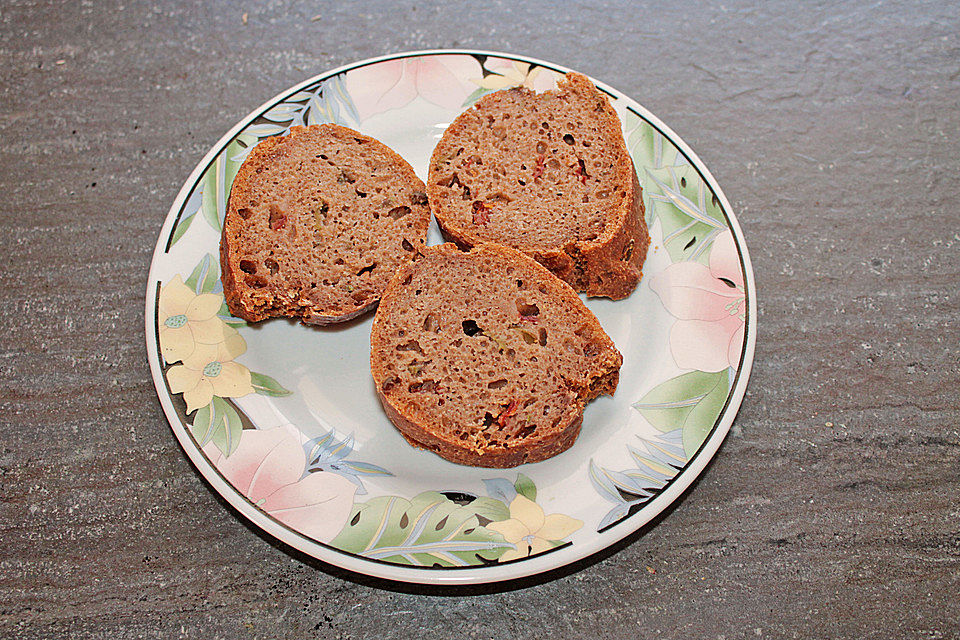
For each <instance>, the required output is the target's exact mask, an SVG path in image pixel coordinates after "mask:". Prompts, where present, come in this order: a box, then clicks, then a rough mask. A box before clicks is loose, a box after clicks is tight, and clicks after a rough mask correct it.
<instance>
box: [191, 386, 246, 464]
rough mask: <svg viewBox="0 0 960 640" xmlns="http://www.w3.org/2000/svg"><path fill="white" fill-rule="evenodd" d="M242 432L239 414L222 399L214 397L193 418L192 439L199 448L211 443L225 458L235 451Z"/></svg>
mask: <svg viewBox="0 0 960 640" xmlns="http://www.w3.org/2000/svg"><path fill="white" fill-rule="evenodd" d="M242 431H243V422H242V421H241V420H240V414H238V413H237V411H236V409H234V408H233V407H232V406H230V404H228V403H227V402H226V401H225V400H224V399H223V398H220V397H217V396H214V397H213V401H212V402H211V403H210V404H208V405H207V406H205V407H201V408H199V409H197V413H196V414H195V415H194V418H193V437H194V438H196V440H197V442H198V443H199V445H200V447H201V448H202V447H204V446H206V444H207V443H208V442H211V441H212V442H213V444H214V445H215V446H216V447H217V449H219V450H220V451H221V452H223V455H225V456H229V455H230V454H231V453H233V452H234V451H235V450H236V448H237V445H239V444H240V435H241V433H242Z"/></svg>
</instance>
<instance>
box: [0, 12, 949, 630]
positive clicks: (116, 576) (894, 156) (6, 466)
mask: <svg viewBox="0 0 960 640" xmlns="http://www.w3.org/2000/svg"><path fill="white" fill-rule="evenodd" d="M198 5H199V3H198ZM245 12H246V13H248V19H247V23H246V24H245V25H244V24H243V22H242V20H241V17H242V14H244V13H245ZM317 15H319V16H320V18H319V19H318V20H312V18H313V17H314V16H317ZM451 46H462V47H475V48H489V49H495V50H503V51H512V52H517V53H524V54H528V55H533V56H536V57H540V58H544V59H547V60H552V61H555V62H558V63H561V64H565V65H568V66H571V67H574V68H576V69H579V70H582V71H584V72H586V73H589V74H592V75H594V76H596V77H597V78H600V79H602V80H604V81H606V82H609V83H610V84H612V85H614V86H616V87H618V88H620V89H622V90H624V91H625V92H626V93H628V94H629V95H632V96H634V97H636V98H637V99H638V100H640V101H641V102H642V103H644V104H645V105H646V106H647V107H648V108H650V109H651V110H652V111H653V112H654V113H656V114H658V115H660V116H661V117H662V118H663V119H664V120H665V121H666V122H667V123H668V124H669V125H670V126H672V127H673V128H674V129H675V130H676V131H677V132H678V133H679V134H680V135H681V136H683V137H684V138H685V139H686V140H687V141H688V142H689V143H690V144H691V146H693V148H694V149H695V150H696V151H697V152H698V153H699V154H700V155H701V157H702V158H703V159H704V161H705V162H706V163H707V165H708V166H709V167H710V168H711V170H712V171H713V172H714V173H715V175H716V177H717V178H718V180H719V181H720V183H721V185H723V187H724V189H725V191H726V193H727V195H728V196H729V197H730V199H731V201H732V202H733V205H734V207H735V210H736V212H737V213H738V215H739V216H740V220H741V223H742V225H743V228H744V232H745V234H746V237H747V239H748V243H749V246H750V248H751V250H752V254H753V260H754V265H755V268H756V274H757V284H758V289H759V301H760V321H759V340H758V344H757V358H756V364H755V367H754V374H753V378H752V380H751V382H750V389H749V392H748V395H747V398H746V400H745V402H744V404H743V408H742V409H741V411H740V415H739V417H738V419H737V422H736V424H735V427H734V429H733V431H732V433H731V435H730V437H729V438H728V440H727V442H726V443H725V445H724V446H723V448H722V449H721V450H720V452H719V454H718V456H717V458H716V460H715V461H714V463H713V464H712V465H711V466H710V467H709V469H708V470H707V472H706V474H704V476H703V477H702V479H701V480H700V481H699V482H698V483H697V484H696V485H695V486H694V487H693V489H692V490H691V491H690V492H688V494H687V496H686V497H685V499H684V500H683V501H682V502H681V503H680V504H679V505H678V506H677V507H676V508H675V509H673V510H672V511H671V512H670V513H669V514H668V515H667V516H666V517H665V518H663V519H662V520H661V521H660V522H659V523H658V524H656V526H654V527H651V528H648V529H647V530H646V531H645V532H644V534H643V535H642V536H639V537H636V538H635V539H633V540H632V541H631V543H630V544H628V545H624V546H623V547H622V548H621V549H620V550H619V551H618V552H617V553H615V554H613V555H611V556H609V557H606V558H605V559H602V560H600V561H599V562H595V563H593V564H590V565H588V566H585V567H583V568H581V570H580V571H578V572H575V573H573V574H570V575H562V576H559V577H557V578H556V579H555V580H553V581H550V582H546V583H544V584H538V585H519V586H518V588H517V589H515V590H512V591H506V592H487V593H482V592H481V593H479V594H463V593H458V594H453V595H449V594H447V595H438V594H429V595H424V594H423V593H404V592H398V591H391V590H386V589H382V588H379V587H376V586H371V585H364V584H356V583H354V582H351V581H346V580H344V579H342V578H341V577H338V576H337V575H333V574H332V573H331V572H329V571H327V570H324V569H322V568H319V567H317V566H316V565H315V564H314V563H311V562H309V561H305V560H304V559H303V558H300V557H297V556H294V555H291V554H290V553H288V552H286V551H284V550H282V549H280V548H277V547H276V546H275V545H274V544H272V543H271V542H270V541H269V540H267V539H265V538H262V537H260V536H258V535H257V534H256V533H255V532H254V531H253V530H251V529H250V528H249V527H248V526H246V525H245V524H244V522H243V521H242V520H241V519H240V518H239V517H238V516H236V515H235V514H234V513H232V512H231V511H230V510H229V509H228V508H227V507H226V505H225V504H224V503H223V502H222V501H221V500H219V499H218V498H217V497H216V496H215V495H214V494H213V492H212V491H211V490H210V489H209V488H208V487H207V486H206V485H205V484H204V482H203V481H202V480H201V478H200V477H199V475H198V474H197V473H195V472H194V470H193V468H192V467H191V465H190V463H189V462H188V461H187V459H186V458H185V456H184V455H183V453H182V452H181V450H180V448H179V446H178V445H177V443H176V441H175V440H174V438H173V437H172V435H171V433H170V431H169V429H168V427H167V424H166V421H165V419H164V416H163V414H162V412H161V410H160V407H159V404H158V402H157V400H156V397H155V393H154V389H153V384H152V382H151V380H150V375H149V372H148V368H147V364H146V358H145V351H144V346H143V340H142V334H143V310H142V309H143V294H144V285H145V281H146V275H147V268H148V265H149V262H150V255H151V251H152V248H153V245H154V242H155V240H156V237H157V234H158V232H159V228H160V225H161V222H162V221H163V219H164V216H165V215H166V212H167V208H168V207H169V205H170V203H171V201H172V200H173V198H174V196H175V194H176V192H177V190H178V189H179V187H180V185H181V183H182V182H183V180H184V179H185V178H186V176H187V174H188V173H189V172H190V170H191V169H192V168H193V166H194V165H195V163H196V162H197V161H198V160H199V159H200V157H201V156H202V154H203V153H204V152H205V151H206V150H207V149H208V148H209V146H210V145H212V144H213V143H214V142H215V141H216V140H217V139H218V138H219V137H220V136H221V135H222V134H223V132H225V131H226V130H227V129H228V128H229V127H230V126H231V125H232V124H233V123H234V122H236V121H237V120H238V119H239V118H240V117H241V116H243V115H244V114H246V113H247V112H248V111H249V110H250V109H252V108H253V107H254V106H256V105H258V104H260V103H261V102H262V101H264V100H265V99H267V98H269V97H270V96H272V95H273V94H274V93H276V92H277V91H279V90H280V89H282V88H284V87H286V86H288V85H291V84H293V83H295V82H297V81H299V80H301V79H303V78H306V77H308V76H310V75H312V74H315V73H318V72H320V71H323V70H325V69H328V68H331V67H334V66H338V65H340V64H344V63H347V62H350V61H353V60H357V59H361V58H366V57H370V56H373V55H377V54H381V53H388V52H395V51H402V50H408V49H418V48H429V47H451ZM958 139H960V13H958V12H957V10H956V6H955V4H954V3H950V2H914V3H906V2H889V3H873V2H862V1H855V2H849V3H843V4H841V5H839V6H833V3H792V2H779V1H777V2H768V3H755V2H744V1H743V0H725V1H724V2H722V3H720V2H704V3H688V2H681V3H662V2H660V3H649V2H642V3H629V2H607V3H596V2H589V3H561V4H556V5H555V4H554V3H550V2H543V1H540V0H537V1H529V2H526V3H523V4H522V5H519V4H518V5H517V6H514V5H513V4H512V3H507V2H490V3H463V2H435V1H433V0H421V1H417V2H393V3H390V4H388V5H384V6H379V5H375V4H374V3H365V4H363V5H360V6H348V5H347V4H346V3H344V4H332V3H279V2H268V3H265V4H258V3H254V2H250V3H246V4H231V3H224V2H209V3H203V4H202V6H194V5H193V4H192V3H183V4H175V3H166V2H164V3H161V2H157V3H138V2H124V3H123V4H117V3H114V2H80V3H76V2H65V3H47V2H33V1H20V2H4V3H3V4H2V5H0V193H2V194H3V197H2V199H0V250H2V251H0V255H2V256H3V266H2V268H0V304H2V308H3V312H2V314H0V635H3V636H6V637H25V638H30V637H36V638H40V637H43V638H61V637H63V638H65V637H91V638H111V639H119V638H146V637H165V638H169V637H180V636H182V637H203V638H234V637H236V638H274V637H319V638H365V637H380V638H409V637H417V638H423V639H424V640H426V639H430V638H450V637H471V638H472V637H476V638H498V639H500V638H546V637H552V638H595V637H611V638H636V637H651V638H652V637H658V638H699V637H716V638H719V637H725V638H758V637H788V638H791V637H795V638H920V637H923V638H957V637H960V622H958V620H960V597H958V593H960V434H958V430H960V290H958V289H960V202H958V200H960V197H958V193H960V160H958V158H960V143H958ZM412 591H414V592H415V591H417V589H413V590H412Z"/></svg>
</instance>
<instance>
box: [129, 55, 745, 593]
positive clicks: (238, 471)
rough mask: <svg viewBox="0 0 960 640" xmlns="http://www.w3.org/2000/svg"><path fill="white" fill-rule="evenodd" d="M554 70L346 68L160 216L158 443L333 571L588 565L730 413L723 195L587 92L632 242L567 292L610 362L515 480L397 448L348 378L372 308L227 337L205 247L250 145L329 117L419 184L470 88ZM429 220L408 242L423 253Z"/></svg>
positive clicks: (219, 151) (151, 294)
mask: <svg viewBox="0 0 960 640" xmlns="http://www.w3.org/2000/svg"><path fill="white" fill-rule="evenodd" d="M565 71H567V69H564V68H563V67H560V66H558V65H554V64H550V63H546V62H542V61H539V60H533V59H530V58H524V57H520V56H513V55H505V54H499V53H489V52H476V51H460V50H457V51H421V52H412V53H403V54H398V55H393V56H387V57H383V58H376V59H372V60H365V61H363V62H358V63H356V64H351V65H349V66H346V67H342V68H340V69H335V70H333V71H330V72H328V73H324V74H321V75H319V76H316V77H314V78H311V79H309V80H307V81H305V82H303V83H301V84H299V85H297V86H295V87H291V88H290V89H287V90H285V91H284V92H282V93H281V94H279V95H278V96H277V97H276V98H274V99H272V100H270V101H269V102H267V103H266V104H264V105H263V106H261V107H260V108H258V109H256V110H255V111H254V112H253V113H251V114H250V115H248V116H247V117H245V118H243V119H242V120H241V121H240V122H239V123H238V124H237V125H236V126H235V127H234V128H233V129H232V130H230V132H229V133H227V134H226V135H225V136H224V137H223V138H222V139H221V140H220V141H219V142H218V143H217V144H216V145H215V146H214V147H213V149H211V150H210V152H209V153H208V154H207V155H206V157H204V158H203V160H202V161H201V162H200V164H199V165H197V167H196V169H195V170H194V171H193V173H192V174H191V175H190V177H189V178H188V179H187V181H186V183H185V184H184V186H183V188H182V189H181V191H180V194H179V195H178V196H177V199H176V201H175V202H174V203H173V206H172V207H171V209H170V213H169V215H168V216H167V219H166V222H165V223H164V225H163V229H162V231H161V233H160V239H159V241H158V242H157V248H156V252H155V254H154V257H153V263H152V265H151V269H150V278H149V283H148V288H147V297H146V341H147V352H148V357H149V361H150V367H151V370H152V373H153V378H154V382H155V383H156V387H157V392H158V394H159V396H160V403H161V404H162V405H163V409H164V411H165V413H166V415H167V418H168V419H169V421H170V424H171V426H172V428H173V432H174V435H175V436H176V437H177V439H178V440H179V441H180V444H181V445H182V446H183V448H184V449H185V450H186V452H187V455H188V456H189V457H190V459H191V460H192V461H193V463H194V464H195V465H196V467H197V469H198V470H199V471H200V473H201V474H202V475H203V476H204V477H205V478H206V479H207V481H209V482H210V484H211V485H212V486H213V488H214V489H215V490H216V491H217V492H218V493H219V494H220V495H222V496H223V497H224V498H225V499H226V500H227V501H228V502H229V503H230V504H231V505H233V506H234V507H235V508H236V509H237V510H238V511H239V512H240V513H242V514H243V515H244V516H245V517H247V518H249V519H250V520H251V521H252V522H253V523H254V524H255V525H256V526H258V527H260V528H261V529H263V530H264V531H266V532H268V533H269V534H271V535H273V536H275V537H276V538H278V539H280V540H282V541H283V542H285V543H287V544H289V545H291V546H293V547H295V548H297V549H299V550H300V551H303V552H305V553H307V554H309V555H310V556H313V557H315V558H318V559H319V560H322V561H324V562H327V563H330V564H332V565H336V566H338V567H342V568H344V569H347V570H350V571H353V572H356V573H358V574H365V575H369V576H376V577H380V578H386V579H391V580H398V581H404V582H420V583H432V584H469V583H485V582H496V581H502V580H509V579H514V578H519V577H524V576H531V575H535V574H538V573H541V572H544V571H547V570H551V569H556V568H559V567H562V566H564V565H567V564H569V563H571V562H574V561H576V560H579V559H582V558H585V557H587V556H590V555H591V554H594V553H596V552H598V551H600V550H602V549H604V548H606V547H608V546H610V545H611V544H613V543H614V542H616V541H618V540H620V539H621V538H623V537H624V536H626V535H628V534H630V533H631V532H633V531H636V530H637V529H638V528H639V527H640V526H642V525H643V524H644V523H646V522H649V521H650V520H651V519H652V518H653V517H654V516H656V515H657V514H658V513H660V512H661V511H663V510H664V509H665V508H666V507H667V506H668V505H669V504H670V503H671V502H672V501H674V500H676V499H677V498H678V497H679V496H680V494H681V493H682V492H683V490H684V489H685V488H686V487H688V486H689V485H690V483H691V482H692V481H693V480H694V478H696V476H697V475H698V474H699V473H701V472H702V471H703V468H704V467H705V466H706V464H707V462H708V461H709V459H710V458H711V457H712V456H713V455H714V453H716V451H717V448H718V447H719V446H720V443H721V441H722V440H723V438H724V436H725V435H726V433H727V431H728V430H729V428H730V425H731V423H732V421H733V418H734V414H735V413H736V411H737V408H738V407H739V406H740V401H741V399H742V398H743V394H744V389H745V388H746V385H747V377H748V375H749V373H750V364H751V361H752V359H753V348H754V341H755V336H756V315H757V314H756V299H755V296H754V280H753V272H752V269H751V266H750V259H749V258H748V256H747V250H746V246H745V244H744V240H743V235H742V233H741V231H740V227H739V226H738V224H737V221H736V219H735V218H734V216H733V213H732V212H731V210H730V204H729V203H728V202H727V199H726V198H725V197H724V196H723V193H722V192H721V191H720V188H719V187H718V186H717V184H716V182H715V181H714V179H713V177H712V176H711V175H710V173H709V172H708V171H707V169H706V167H704V166H703V164H702V163H701V162H700V160H699V159H698V158H697V156H696V155H695V154H694V153H693V151H691V150H690V148H689V147H688V146H687V145H686V144H684V142H683V141H682V140H681V139H680V138H679V137H678V136H677V135H676V134H675V133H673V132H672V131H671V130H670V129H669V128H667V127H666V126H665V125H664V124H663V123H662V122H661V121H660V120H659V119H658V118H656V117H655V116H654V115H652V114H651V113H650V112H648V111H647V110H646V109H644V108H643V107H642V106H640V105H639V104H638V103H637V102H635V101H634V100H631V99H630V98H629V97H627V96H626V95H624V94H622V93H620V92H619V91H617V90H615V89H613V88H611V87H608V86H606V85H604V84H603V83H601V82H597V86H598V87H599V88H600V89H601V90H602V91H603V92H604V93H606V94H607V95H608V96H609V97H610V101H611V103H612V104H613V106H614V107H615V109H616V111H617V113H618V114H619V116H620V120H621V122H622V124H623V135H624V138H625V140H626V141H627V146H628V147H629V150H630V153H631V155H632V157H633V162H634V164H635V166H636V170H637V175H638V176H639V178H640V182H641V183H642V185H643V197H644V203H645V205H646V212H647V213H646V215H647V224H648V225H649V228H650V235H651V239H652V243H651V247H650V252H649V254H648V256H647V259H646V263H645V265H644V276H643V280H642V281H641V282H640V285H639V286H638V287H637V289H636V291H634V293H633V294H632V295H631V296H630V297H629V298H628V299H626V300H622V301H619V302H612V301H609V300H604V299H587V300H586V304H587V306H588V307H590V309H591V310H592V311H593V312H594V313H595V314H596V315H597V317H598V318H599V319H600V322H601V324H602V325H603V327H604V328H605V329H606V331H607V333H608V334H609V335H610V337H611V338H613V341H614V342H615V343H616V345H617V347H618V348H619V350H620V351H621V352H622V353H623V356H624V362H623V368H622V370H621V374H620V386H619V388H618V389H617V392H616V394H615V396H613V397H603V398H600V399H599V400H597V401H595V402H593V403H591V404H590V405H589V406H588V407H587V410H586V413H585V415H584V420H583V431H582V433H581V434H580V437H579V439H578V440H577V441H576V444H574V446H573V447H572V448H571V449H570V450H568V451H566V452H564V453H562V454H560V455H558V456H556V457H554V458H552V459H550V460H547V461H545V462H540V463H536V464H528V465H523V466H521V467H517V468H515V469H504V470H497V469H476V468H471V467H464V466H459V465H455V464H452V463H449V462H446V461H444V460H442V459H441V458H439V457H437V456H436V455H434V454H432V453H429V452H425V451H422V450H418V449H414V448H412V447H411V446H409V445H408V444H407V443H406V441H405V440H404V439H403V438H402V437H401V436H400V434H399V432H397V430H396V429H394V427H393V426H392V425H391V423H390V422H389V420H388V419H387V418H386V416H385V415H384V413H383V411H382V410H381V408H380V404H379V403H378V401H377V397H376V395H375V393H374V389H373V383H372V380H371V377H370V370H369V352H370V347H369V335H370V325H371V323H372V321H373V314H369V315H367V316H366V317H364V318H362V319H360V320H357V321H354V322H350V323H347V324H345V325H341V326H334V327H333V328H310V327H305V326H302V325H299V324H296V323H294V322H288V321H285V320H273V321H268V322H264V323H261V324H259V325H256V326H254V325H248V324H246V323H245V322H243V321H242V320H239V319H237V318H233V317H231V316H230V314H229V312H228V311H227V308H226V306H225V305H224V304H223V295H222V286H221V283H220V277H219V260H218V248H217V247H218V241H219V237H220V228H221V225H222V224H223V215H224V209H225V205H226V202H227V196H228V194H229V192H230V185H231V182H232V180H233V177H234V175H235V174H236V172H237V169H238V168H239V166H240V164H241V163H242V162H243V160H244V158H245V157H246V155H247V153H248V152H249V151H250V149H251V148H252V147H253V146H254V145H256V144H257V141H258V140H262V139H263V138H265V137H268V136H276V135H284V134H285V133H286V132H287V131H288V130H289V129H290V127H291V126H294V125H302V124H315V123H323V122H336V123H338V124H343V125H346V126H349V127H352V128H354V129H357V130H359V131H362V132H363V133H366V134H369V135H371V136H373V137H375V138H378V139H379V140H382V141H383V142H384V143H386V144H387V145H389V146H390V147H392V148H393V149H395V150H396V151H397V152H398V153H400V155H402V156H403V157H404V158H406V159H407V160H408V161H409V162H410V164H411V165H413V167H414V168H415V169H416V170H417V173H418V174H419V175H420V177H421V178H423V179H426V175H427V162H428V159H429V157H430V153H431V151H432V150H433V147H434V145H435V144H436V142H437V139H438V138H439V137H440V136H441V134H442V133H443V131H444V128H445V127H446V126H447V124H448V123H450V122H451V121H452V120H453V119H454V118H455V117H456V116H457V114H459V113H460V112H461V111H463V110H464V109H466V108H468V107H469V106H470V105H471V104H473V102H474V101H476V100H477V99H478V98H479V97H480V96H483V95H485V94H487V93H489V92H491V91H496V90H498V89H503V88H505V87H513V86H518V85H522V86H525V87H529V88H531V89H535V90H545V89H549V88H552V87H554V86H555V84H556V81H557V78H558V77H559V76H560V74H562V73H564V72H565ZM440 241H441V239H440V236H439V233H438V232H437V230H436V227H435V226H433V227H432V228H431V232H430V237H429V241H428V243H429V244H435V243H438V242H440Z"/></svg>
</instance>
